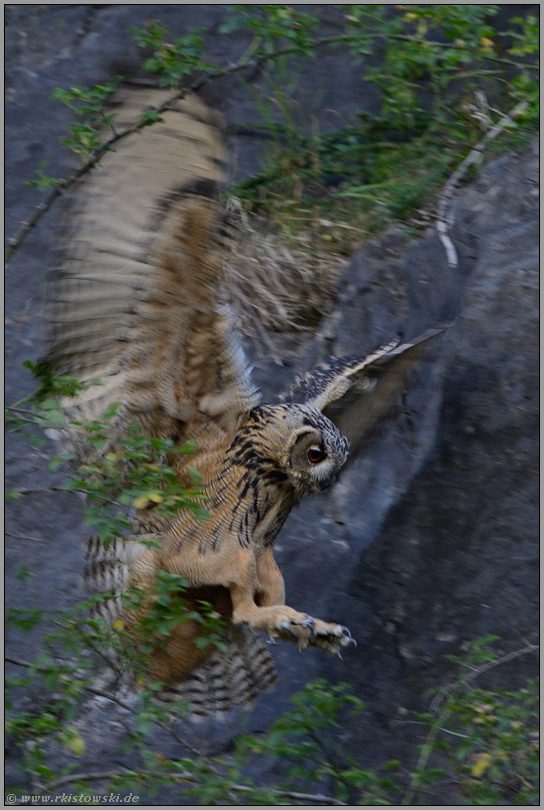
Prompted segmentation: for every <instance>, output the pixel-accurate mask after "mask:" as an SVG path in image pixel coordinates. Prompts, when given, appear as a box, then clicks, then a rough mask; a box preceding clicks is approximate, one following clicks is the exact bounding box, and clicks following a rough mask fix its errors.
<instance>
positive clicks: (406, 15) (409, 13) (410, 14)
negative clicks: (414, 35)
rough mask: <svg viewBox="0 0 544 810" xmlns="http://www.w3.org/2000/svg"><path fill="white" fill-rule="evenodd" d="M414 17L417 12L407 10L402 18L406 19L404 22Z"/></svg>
mask: <svg viewBox="0 0 544 810" xmlns="http://www.w3.org/2000/svg"><path fill="white" fill-rule="evenodd" d="M416 17H417V14H412V12H411V11H409V12H408V14H405V15H404V17H403V19H404V20H406V22H410V20H415V19H416Z"/></svg>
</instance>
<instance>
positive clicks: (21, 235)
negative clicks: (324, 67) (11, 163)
mask: <svg viewBox="0 0 544 810" xmlns="http://www.w3.org/2000/svg"><path fill="white" fill-rule="evenodd" d="M370 36H371V37H373V38H374V39H380V38H382V39H383V38H384V35H383V34H377V33H375V34H370ZM387 39H391V40H399V41H403V42H404V41H406V42H418V43H421V42H422V40H419V39H417V38H416V37H410V36H406V35H402V34H392V35H388V37H387ZM351 41H353V36H352V35H349V34H344V35H339V36H336V37H325V38H323V39H317V40H315V41H314V42H312V43H311V44H310V47H311V48H320V47H323V46H324V45H336V44H341V43H344V42H345V43H349V42H351ZM425 42H426V44H427V45H429V46H433V47H438V48H451V47H452V46H451V45H450V44H449V43H442V42H429V41H427V40H425ZM246 53H247V52H246ZM296 53H298V54H300V55H304V51H301V49H300V48H298V47H294V48H282V49H278V50H277V51H273V52H272V53H268V54H262V55H260V56H255V58H252V53H250V54H249V56H247V57H246V56H245V55H244V56H242V58H241V59H240V60H239V61H238V62H237V63H236V64H235V65H231V66H230V67H228V68H224V69H223V70H218V71H217V72H215V73H207V74H206V75H204V76H203V77H202V78H200V79H198V80H197V81H195V82H193V84H191V85H189V86H188V87H186V88H184V89H182V90H180V91H179V92H177V93H176V94H175V95H174V96H172V97H171V98H169V99H168V100H167V101H165V102H164V103H163V104H161V105H160V106H158V107H156V108H153V111H154V112H156V113H159V114H160V113H161V112H165V111H166V109H167V108H168V107H169V105H170V104H173V103H174V102H175V101H178V100H179V99H182V98H184V97H185V96H186V95H187V93H189V92H191V91H192V92H196V91H197V90H200V89H201V88H202V87H204V86H205V85H206V84H208V82H210V81H212V80H213V79H220V78H222V77H224V76H228V75H230V74H232V73H237V72H239V71H241V70H244V69H245V68H249V67H259V66H260V65H262V64H264V63H265V62H267V61H269V60H271V59H277V58H278V57H280V56H289V55H290V54H296ZM253 55H254V54H253ZM482 58H484V59H486V60H488V61H491V62H496V63H500V64H505V65H511V66H513V67H517V68H521V69H523V68H527V67H531V66H530V65H523V64H521V63H517V62H513V61H511V60H509V59H499V58H494V57H489V56H487V55H486V54H482ZM142 112H145V111H142ZM148 125H149V124H148V123H147V122H146V121H145V118H141V120H140V121H139V122H138V123H136V124H134V126H132V127H128V128H127V129H125V130H123V131H122V132H115V130H113V131H114V135H113V137H111V138H110V139H109V140H107V141H105V142H104V143H103V144H102V145H101V146H100V147H98V148H97V149H96V150H95V151H94V152H93V154H92V155H91V156H90V157H89V159H88V160H87V161H86V162H85V163H84V164H83V165H82V166H80V167H79V168H78V169H74V170H73V171H72V172H70V174H69V175H68V176H67V177H65V178H64V179H62V180H59V181H58V182H57V184H56V185H55V186H54V187H53V189H52V190H51V191H50V192H49V194H48V195H47V196H46V198H45V199H44V200H43V201H42V202H41V203H40V204H39V205H37V206H36V207H35V210H34V212H33V214H32V215H31V216H30V217H29V218H28V219H27V220H25V221H24V222H22V223H21V224H22V227H21V228H20V229H19V231H18V232H17V233H16V234H15V236H14V237H12V238H11V239H9V240H8V247H7V248H6V251H5V254H4V256H5V261H6V262H8V261H9V260H10V259H11V258H12V256H13V255H14V254H15V253H16V251H17V250H18V249H19V248H20V246H21V245H22V243H23V242H24V240H25V239H26V237H27V236H28V234H29V233H30V231H31V230H32V228H34V227H35V226H36V225H37V224H38V222H39V221H40V219H41V218H42V216H43V215H44V214H45V212H46V211H48V210H49V209H50V208H51V206H52V205H53V203H54V202H55V200H56V199H57V198H58V197H60V196H61V195H62V194H63V192H64V191H67V190H68V189H69V188H71V186H73V185H74V183H76V182H77V181H78V180H80V179H81V178H82V177H84V176H85V175H86V174H88V173H89V172H90V170H91V169H93V168H94V167H95V166H96V164H97V163H98V162H99V161H100V159H101V158H102V157H103V155H104V154H105V153H106V152H109V151H111V149H112V147H113V146H115V144H117V143H119V142H120V141H122V140H124V139H125V138H126V137H128V136H129V135H132V134H133V133H135V132H139V131H140V130H141V129H143V127H145V126H148ZM497 134H498V133H497ZM494 137H496V136H494ZM441 241H442V239H441ZM448 258H449V257H448Z"/></svg>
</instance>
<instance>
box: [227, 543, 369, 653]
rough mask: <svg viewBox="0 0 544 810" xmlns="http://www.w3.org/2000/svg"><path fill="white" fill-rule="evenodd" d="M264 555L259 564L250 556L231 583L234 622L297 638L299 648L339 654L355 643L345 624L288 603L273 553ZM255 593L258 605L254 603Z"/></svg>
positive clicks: (289, 637)
mask: <svg viewBox="0 0 544 810" xmlns="http://www.w3.org/2000/svg"><path fill="white" fill-rule="evenodd" d="M264 554H266V556H264ZM264 554H263V555H261V558H260V560H259V563H258V564H255V561H254V559H253V560H251V559H250V558H248V560H247V566H245V567H244V570H243V571H241V572H240V573H241V575H242V576H240V577H239V579H238V582H237V583H232V584H231V585H230V588H229V590H230V596H231V600H232V608H233V616H232V618H233V621H234V622H235V623H236V624H247V625H249V626H250V627H252V628H253V629H255V630H264V631H265V632H266V633H268V634H269V635H270V636H272V637H273V638H275V637H280V638H283V639H285V640H286V641H296V642H297V644H298V646H299V649H305V648H306V647H308V646H309V645H312V646H318V647H321V648H322V649H324V650H326V651H327V652H332V653H338V650H339V648H340V647H345V646H346V645H348V644H350V643H353V641H352V638H351V634H350V632H349V630H348V629H347V628H346V627H342V625H339V624H330V623H328V622H323V621H321V620H320V619H314V618H312V617H311V616H308V614H306V613H299V612H298V611H296V610H294V609H293V608H291V607H288V606H287V605H285V604H284V599H285V587H284V583H283V577H282V575H281V572H280V570H279V568H278V566H277V565H276V562H275V561H274V558H273V557H272V552H265V553H264ZM263 558H264V559H263ZM252 563H253V564H252ZM257 574H258V579H257ZM255 596H257V599H258V600H259V605H257V604H256V603H255ZM279 600H281V602H280V601H279Z"/></svg>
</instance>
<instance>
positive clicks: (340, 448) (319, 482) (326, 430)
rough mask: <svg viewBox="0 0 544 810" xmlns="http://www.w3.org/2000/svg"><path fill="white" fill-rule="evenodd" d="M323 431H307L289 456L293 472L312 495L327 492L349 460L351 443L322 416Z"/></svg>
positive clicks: (301, 432) (295, 442) (304, 431)
mask: <svg viewBox="0 0 544 810" xmlns="http://www.w3.org/2000/svg"><path fill="white" fill-rule="evenodd" d="M320 417H321V419H320V421H321V420H322V421H323V429H322V430H319V429H314V428H305V429H302V430H301V431H300V432H299V433H298V435H297V436H296V438H295V440H294V442H293V445H292V447H291V452H290V454H289V464H288V467H289V468H290V472H291V474H292V476H293V478H294V479H295V480H296V483H297V484H298V485H300V484H302V485H303V486H304V488H305V489H307V490H309V491H318V490H321V489H326V488H327V487H329V486H330V485H331V484H332V482H333V481H334V480H335V479H336V474H337V472H338V470H339V469H340V467H342V465H343V464H344V462H345V461H346V458H347V442H346V440H345V439H344V437H343V436H342V435H341V434H340V432H339V431H338V430H337V428H336V427H335V426H334V425H333V424H332V422H330V421H329V420H328V419H326V417H324V416H322V415H321V414H320Z"/></svg>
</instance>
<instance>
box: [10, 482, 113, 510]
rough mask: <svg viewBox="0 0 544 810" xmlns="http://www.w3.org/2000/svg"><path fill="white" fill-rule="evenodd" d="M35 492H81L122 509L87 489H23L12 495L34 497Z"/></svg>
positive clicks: (103, 496)
mask: <svg viewBox="0 0 544 810" xmlns="http://www.w3.org/2000/svg"><path fill="white" fill-rule="evenodd" d="M37 492H67V493H68V494H71V493H72V492H73V493H74V494H77V493H78V492H82V493H83V494H84V495H87V496H88V497H89V496H91V497H94V498H99V499H100V500H101V501H104V503H109V504H111V505H112V506H116V507H117V508H118V509H123V505H122V504H120V503H118V502H117V501H112V500H111V499H110V498H106V496H105V495H100V493H98V492H90V490H88V489H82V488H79V487H72V488H71V489H65V488H64V487H34V488H30V489H26V488H23V489H16V490H14V491H13V494H14V495H15V494H17V495H34V493H37ZM7 494H8V495H10V494H12V493H10V492H8V493H7Z"/></svg>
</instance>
